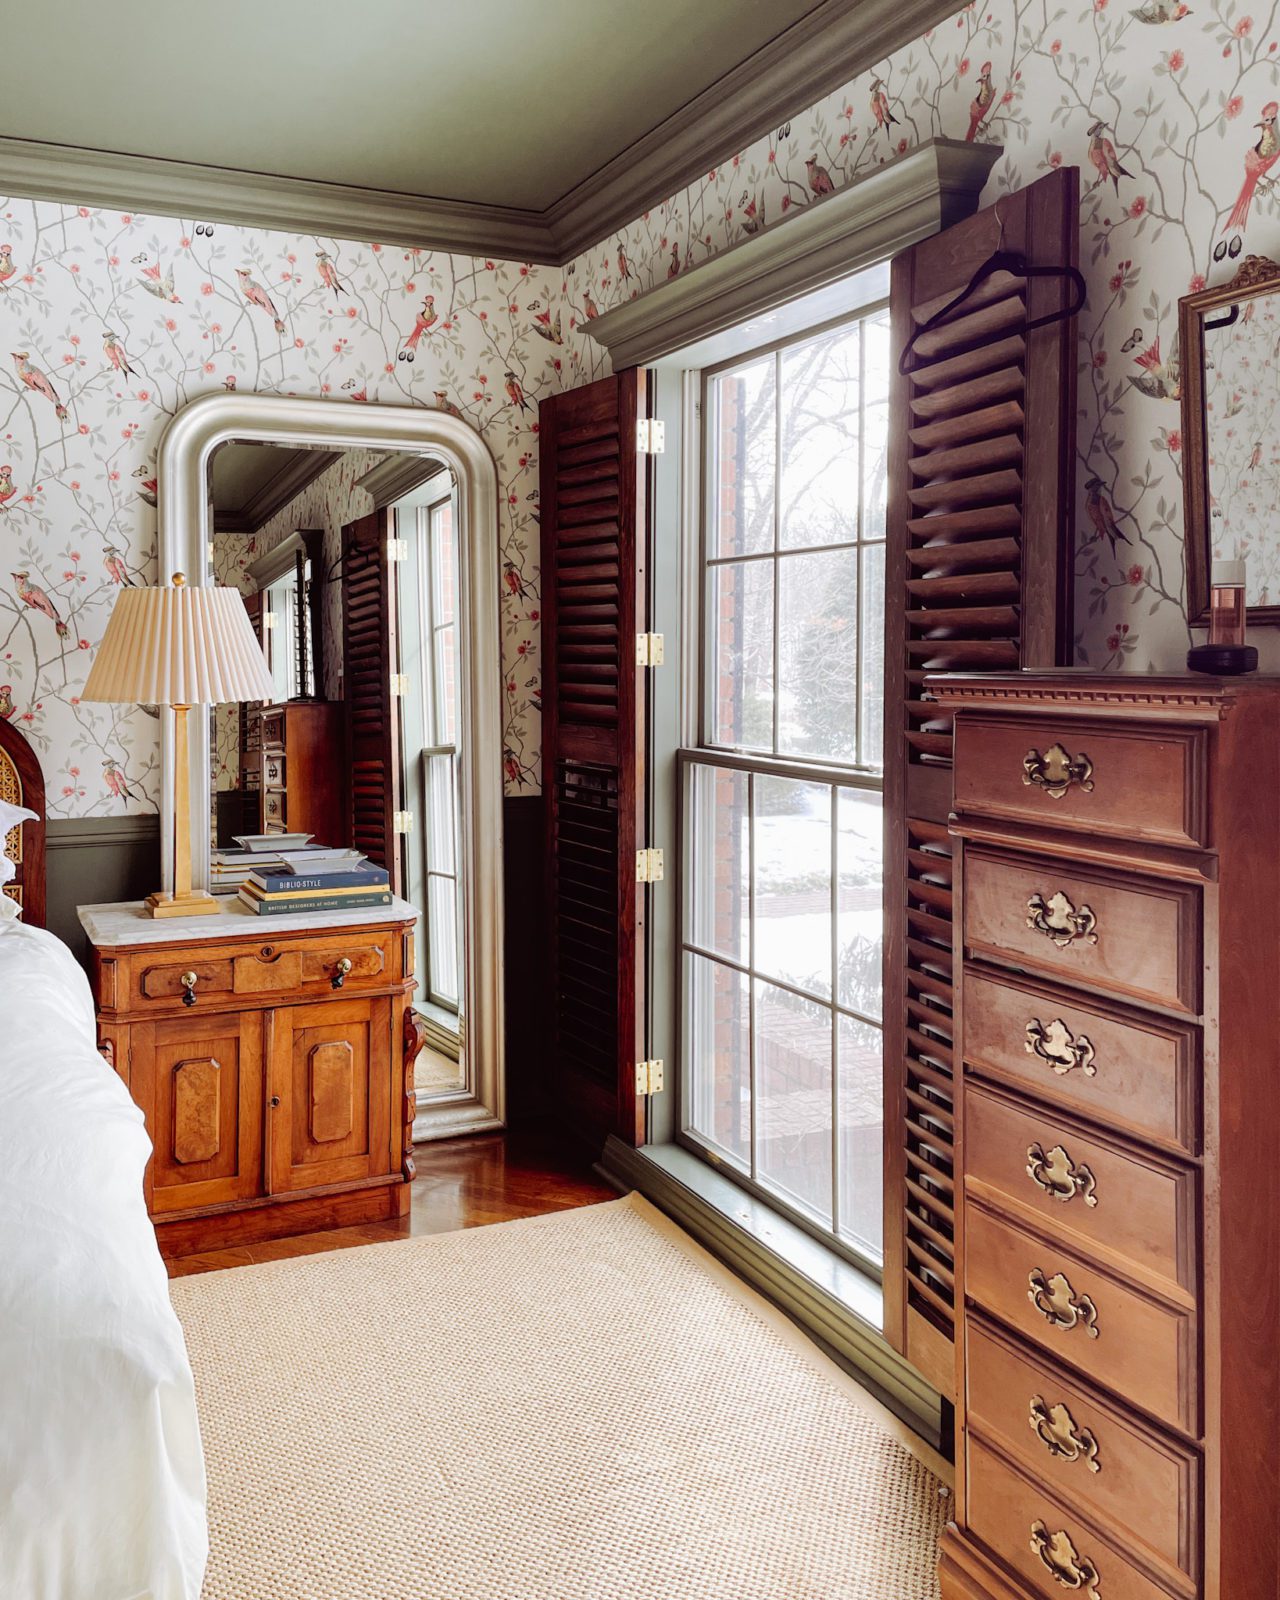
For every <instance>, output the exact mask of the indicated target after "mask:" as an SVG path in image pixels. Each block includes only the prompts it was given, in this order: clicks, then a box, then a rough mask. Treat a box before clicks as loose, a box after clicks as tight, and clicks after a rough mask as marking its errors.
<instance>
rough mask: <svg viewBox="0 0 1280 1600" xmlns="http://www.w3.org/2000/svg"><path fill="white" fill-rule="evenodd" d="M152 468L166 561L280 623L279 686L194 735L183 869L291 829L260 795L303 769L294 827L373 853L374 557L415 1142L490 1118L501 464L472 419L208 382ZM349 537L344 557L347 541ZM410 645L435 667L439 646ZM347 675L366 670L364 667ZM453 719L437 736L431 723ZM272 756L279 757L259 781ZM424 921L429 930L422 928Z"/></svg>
mask: <svg viewBox="0 0 1280 1600" xmlns="http://www.w3.org/2000/svg"><path fill="white" fill-rule="evenodd" d="M157 468H158V469H157V478H158V484H157V491H158V502H159V558H160V569H161V572H162V574H164V575H165V576H168V575H169V574H170V573H171V572H172V571H173V570H177V569H181V570H185V571H187V572H189V573H190V574H191V575H192V581H193V582H194V583H199V584H210V583H223V584H229V585H230V586H233V587H235V588H237V589H238V590H239V591H240V593H241V595H242V596H243V597H244V599H245V603H246V606H247V607H248V608H249V610H250V615H251V617H254V616H255V615H256V616H257V617H258V618H259V619H262V618H264V617H266V616H268V615H269V616H271V617H272V619H273V621H272V623H270V624H268V625H266V626H260V632H259V637H260V638H262V639H263V641H264V644H265V647H266V654H267V657H268V662H269V664H270V665H271V666H272V668H273V671H274V672H275V673H276V677H277V679H278V682H277V683H276V684H275V685H274V686H273V699H272V701H271V702H269V703H264V704H262V705H254V706H244V707H242V706H228V707H206V708H204V710H205V713H206V715H207V717H208V737H204V738H192V740H191V741H190V746H191V748H190V753H189V766H188V771H189V774H190V777H189V782H190V789H191V794H192V806H191V812H192V816H191V832H192V877H193V881H194V882H195V883H197V884H198V885H199V887H201V888H211V889H214V890H215V891H216V890H217V889H219V888H223V889H225V888H226V887H227V884H228V882H229V880H228V879H227V878H225V877H224V878H223V879H222V881H220V882H215V881H214V880H215V878H216V877H217V876H218V868H219V861H218V857H219V854H220V853H222V851H223V847H224V846H225V845H226V843H227V841H228V840H230V839H232V838H233V837H234V836H235V835H244V836H248V835H253V834H259V835H263V836H266V835H274V834H275V833H276V832H278V831H279V829H280V828H281V827H285V828H286V830H287V827H288V826H289V824H288V823H287V821H286V819H285V818H284V815H283V813H282V814H281V815H280V816H279V817H275V818H268V816H267V814H266V811H265V806H266V803H267V800H268V798H276V799H278V800H281V801H283V798H284V796H285V795H286V794H292V792H293V790H294V789H295V788H297V787H298V784H299V779H302V780H303V782H302V789H303V791H304V792H303V793H301V794H300V796H299V798H301V799H302V800H304V801H307V802H310V801H314V802H315V805H316V807H317V808H318V809H317V814H320V813H323V817H324V821H323V826H320V827H318V828H317V829H314V830H313V829H311V828H310V827H309V826H308V827H307V828H305V829H304V831H309V832H315V833H316V841H317V842H318V843H324V844H328V845H332V846H334V847H338V848H344V847H354V848H360V849H362V852H363V853H364V854H366V855H367V856H368V858H369V859H370V860H373V859H374V855H373V847H372V846H371V845H369V844H368V842H367V841H366V840H365V839H364V837H363V836H361V837H360V838H357V836H356V835H357V831H358V828H359V826H360V818H359V816H358V815H357V814H356V813H355V811H354V810H353V808H354V806H355V804H356V800H355V797H356V794H357V791H359V792H360V793H363V792H364V788H367V785H366V786H363V787H361V786H359V785H356V784H354V782H353V781H352V771H353V765H352V758H350V754H349V746H351V744H352V737H351V733H352V729H353V728H355V729H359V728H360V727H362V726H364V725H366V724H367V722H368V720H369V719H368V717H367V715H366V714H365V711H364V708H363V703H361V704H360V705H357V704H354V703H353V702H352V700H351V696H350V695H349V694H348V693H347V684H346V681H345V674H344V667H345V664H346V654H347V651H348V649H349V648H350V647H351V646H352V639H351V638H349V637H348V633H349V631H350V630H349V623H350V616H349V612H350V611H351V610H352V607H351V606H349V605H348V591H349V589H350V588H352V586H353V585H358V583H359V582H360V581H361V580H360V576H359V575H360V573H361V572H364V573H365V579H364V582H365V589H364V590H363V591H362V596H361V600H360V602H359V604H360V605H362V606H364V607H365V608H366V609H367V604H368V576H367V574H368V571H369V570H370V569H371V568H373V567H377V568H379V569H380V572H381V578H382V581H383V582H384V584H385V583H386V582H387V581H388V580H389V582H390V588H389V589H387V590H386V591H385V592H384V593H383V596H382V609H381V610H380V611H379V614H378V618H377V619H376V626H371V627H370V628H366V629H365V632H366V633H368V634H369V637H370V639H371V640H373V641H380V642H381V643H382V645H383V646H388V641H389V653H388V652H387V650H384V653H387V660H386V661H385V662H380V668H383V667H385V668H386V669H387V670H386V671H385V672H383V671H380V681H381V683H382V686H383V688H384V689H385V688H386V687H387V682H388V673H389V674H390V676H391V683H392V686H391V687H390V689H389V690H388V693H389V694H390V695H391V696H394V697H395V698H396V707H395V711H396V714H395V717H394V719H392V720H393V725H394V727H395V733H394V735H392V736H390V737H391V738H392V744H391V746H390V748H392V749H395V750H397V751H398V753H399V761H398V763H393V764H396V765H398V767H399V770H398V772H397V777H396V785H395V794H396V798H395V800H394V802H390V801H389V802H388V804H389V805H391V804H394V806H395V807H396V808H397V809H396V817H397V821H398V818H399V817H400V816H401V815H404V816H406V817H407V815H408V813H409V811H410V810H412V811H413V812H414V813H415V814H416V815H415V823H416V826H415V827H413V828H412V829H406V830H404V831H402V830H401V829H400V828H399V826H398V825H396V826H393V823H392V817H391V814H390V813H388V816H387V819H386V824H387V829H386V831H387V832H388V834H394V835H396V837H395V838H394V839H393V840H392V839H388V841H387V842H388V844H390V845H393V846H394V851H395V856H394V864H393V861H392V860H391V859H390V858H388V859H387V860H384V861H381V862H380V863H379V864H381V865H384V866H387V868H388V870H389V871H392V872H393V886H395V885H396V884H397V880H398V887H399V890H400V892H401V893H402V894H403V895H404V897H405V898H408V899H409V900H410V901H411V902H412V903H413V904H414V905H415V907H416V908H417V909H418V910H419V912H420V913H421V915H420V930H419V934H418V936H417V938H416V939H415V945H416V949H417V961H416V968H417V976H418V979H419V990H418V994H417V996H416V997H415V1002H414V1003H415V1006H416V1007H417V1008H418V1009H419V1010H420V1011H422V1012H423V1013H424V1015H425V1016H426V1018H427V1022H428V1040H429V1043H430V1044H431V1046H432V1049H431V1052H424V1057H427V1056H429V1057H430V1058H432V1059H433V1058H434V1057H436V1056H439V1058H440V1059H439V1063H438V1065H439V1071H434V1070H433V1069H432V1067H431V1059H428V1061H427V1062H426V1063H425V1065H426V1067H427V1070H426V1071H424V1070H422V1068H420V1069H419V1074H418V1077H419V1086H418V1087H419V1094H418V1101H419V1116H418V1119H417V1125H416V1128H415V1137H416V1138H419V1139H423V1138H432V1137H446V1136H449V1135H452V1134H454V1133H460V1132H467V1131H475V1130H478V1129H482V1128H491V1127H500V1126H502V1124H503V1121H504V1115H505V1103H504V1084H503V1059H502V1055H503V982H502V951H503V926H504V908H503V890H502V866H501V863H502V852H501V844H500V841H501V838H502V820H503V789H502V742H501V726H502V676H501V649H500V626H499V613H498V606H499V600H498V596H499V583H500V555H499V543H498V534H499V530H498V500H497V473H496V468H495V466H494V463H493V460H492V458H491V456H490V455H489V453H488V450H487V448H486V447H485V445H484V443H483V441H482V440H481V439H480V437H479V435H478V434H476V433H475V432H474V430H472V429H471V428H470V427H468V426H467V424H466V423H464V422H462V421H460V420H459V419H457V418H454V417H450V416H448V415H446V414H444V413H441V412H436V411H431V410H427V409H425V408H416V407H403V406H386V407H356V406H351V405H350V404H347V403H343V402H338V401H324V400H298V399H294V398H290V397H278V396H268V395H238V394H223V395H213V396H206V397H204V398H202V399H200V400H196V401H194V402H192V404H191V405H189V406H188V407H186V408H185V409H184V410H183V411H181V412H179V413H178V414H177V416H175V418H174V419H173V421H172V422H171V423H170V424H169V427H168V429H167V430H166V433H165V435H164V438H163V440H162V443H161V450H160V456H159V461H158V464H157ZM264 508H266V510H267V515H266V516H265V517H264V515H262V513H263V511H264ZM353 528H358V529H359V532H360V541H361V542H360V547H359V551H358V552H353V549H352V547H351V546H352V541H351V540H349V539H348V538H347V535H348V534H351V533H352V532H353ZM393 547H399V548H395V549H394V550H393ZM401 549H403V551H404V556H403V559H402V557H401V554H400V550H401ZM432 561H434V562H435V564H436V568H437V569H439V568H443V570H444V578H443V581H442V582H441V583H440V585H439V590H440V591H441V592H445V593H446V594H447V599H448V607H447V609H448V612H449V614H448V616H447V618H445V619H444V621H443V622H441V618H440V617H439V616H436V615H435V614H434V613H433V614H432V616H431V618H428V617H427V614H426V612H424V611H423V609H422V608H423V606H424V605H428V606H429V605H430V603H431V596H432V595H433V594H437V589H436V588H435V587H433V577H434V574H433V572H432V571H431V570H428V569H429V568H430V566H431V563H432ZM392 566H394V568H395V570H394V573H393V574H389V570H388V569H389V568H391V567H392ZM352 574H354V575H355V576H352ZM349 579H350V581H349ZM388 595H389V596H390V610H389V612H388V610H387V599H388ZM424 596H425V597H426V598H425V599H424ZM437 609H439V608H437ZM361 615H362V616H363V615H364V612H361ZM429 621H431V622H434V623H437V624H439V626H435V627H434V628H432V627H429V626H428V625H427V624H428V622H429ZM424 639H429V640H430V642H432V643H433V644H434V645H436V646H437V648H436V651H435V655H436V656H442V653H443V656H447V658H448V659H447V661H444V660H443V659H441V661H439V662H436V661H435V660H434V659H432V658H431V657H430V652H428V651H427V650H426V649H425V648H424V646H423V640H424ZM353 659H354V656H353ZM436 665H439V667H440V671H439V672H438V673H437V674H436V675H435V676H434V677H433V673H432V668H433V666H436ZM351 678H352V680H353V681H354V680H356V679H357V678H359V680H360V682H361V683H365V682H367V675H365V676H364V677H361V676H360V674H359V673H357V672H353V673H352V674H351ZM433 683H435V684H436V685H437V687H438V688H440V689H441V693H440V695H439V696H438V698H439V699H440V705H439V706H438V707H436V708H434V718H435V720H432V715H433V707H432V706H431V705H430V704H428V703H427V700H428V696H429V694H430V692H431V687H432V684H433ZM446 688H447V693H446V692H444V691H445V689H446ZM445 702H447V704H446V703H445ZM291 720H296V721H297V722H298V724H299V728H300V740H299V744H298V750H299V752H300V753H301V752H302V751H303V750H304V749H305V748H306V746H307V744H308V740H309V742H310V744H311V746H312V753H311V755H310V756H309V757H308V760H309V761H310V763H311V766H310V776H309V777H308V776H307V775H306V774H305V773H304V772H303V771H302V770H301V764H300V763H299V764H295V762H294V761H293V760H292V759H291V758H290V756H289V755H287V754H286V746H287V744H288V740H287V738H286V728H285V724H286V723H287V722H289V721H291ZM446 721H447V738H446V736H445V735H443V734H440V733H439V727H437V723H439V724H440V725H441V726H444V725H445V724H446ZM303 724H306V725H307V727H303V726H302V725H303ZM312 724H314V725H315V726H314V728H311V726H310V725H312ZM428 724H430V725H429V726H428ZM308 729H310V731H308ZM424 730H425V731H424ZM251 735H256V737H251ZM428 735H429V736H428ZM437 735H439V737H437ZM357 742H358V741H357ZM442 744H448V746H449V748H448V749H447V750H442V749H441V748H440V747H441V746H442ZM268 755H270V756H271V757H272V759H273V760H275V761H276V763H277V767H278V773H276V774H271V775H270V776H269V775H268V769H267V757H268ZM162 760H163V773H164V779H163V781H164V787H165V794H166V802H165V804H166V808H167V805H168V799H167V796H169V795H171V794H172V792H173V783H174V770H173V760H174V747H173V740H172V735H171V733H170V732H169V731H168V730H166V731H165V734H164V737H163V741H162ZM384 765H385V763H384ZM286 772H287V774H288V776H287V779H286V777H285V774H286ZM251 779H252V780H254V781H252V782H251V781H250V780H251ZM308 786H309V787H310V793H309V794H308V793H306V792H305V791H306V790H307V788H308ZM268 789H270V790H271V791H272V794H271V796H269V795H268V792H267V791H268ZM446 791H447V793H446ZM442 796H443V797H444V799H452V801H453V804H452V806H449V805H446V804H444V800H442ZM400 808H403V811H401V809H400ZM446 814H447V817H448V819H449V821H450V826H449V827H447V828H445V829H444V834H443V835H442V833H441V828H440V825H439V822H440V818H441V817H442V816H445V815H446ZM432 825H434V826H432ZM172 832H173V829H172V825H170V826H169V827H168V828H167V829H165V830H164V832H163V834H162V843H163V849H164V854H165V856H166V859H168V858H169V857H170V856H171V853H172V849H173V840H172ZM429 834H430V835H431V839H430V841H429V840H428V835H429ZM443 836H447V837H445V843H444V844H443V845H440V844H439V841H440V838H441V837H443ZM429 842H430V844H431V846H432V847H433V848H436V847H437V846H438V847H439V848H437V850H436V853H437V855H438V856H440V857H441V858H442V859H443V856H444V853H445V852H447V854H448V857H449V860H450V861H451V862H452V863H453V864H454V866H455V870H454V871H453V872H452V874H451V873H449V872H442V871H441V870H439V861H438V860H437V861H435V862H434V863H432V864H430V870H429V864H428V862H427V859H426V850H427V847H428V843H429ZM495 843H496V844H497V848H496V849H495V848H494V846H495ZM231 897H232V898H233V899H234V897H235V886H232V890H231ZM446 902H448V903H447V904H446ZM433 915H434V918H435V921H436V922H437V923H439V925H440V928H439V929H437V928H435V927H433V928H432V929H431V930H430V932H429V933H428V932H425V931H423V928H422V927H421V924H422V923H425V922H426V921H427V919H429V918H431V917H432V916H433ZM446 924H448V927H447V928H446V926H445V925H446ZM440 929H444V933H443V934H441V935H440V936H439V937H437V934H438V933H439V932H440ZM432 1024H437V1025H438V1026H436V1027H434V1028H433V1026H432ZM450 1036H452V1038H453V1039H454V1041H455V1042H456V1049H455V1052H454V1055H453V1057H452V1059H449V1057H448V1053H447V1042H448V1039H449V1037H450ZM464 1045H465V1047H464ZM420 1059H421V1058H420Z"/></svg>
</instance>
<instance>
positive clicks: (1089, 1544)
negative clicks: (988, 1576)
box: [966, 1438, 1172, 1600]
mask: <svg viewBox="0 0 1280 1600" xmlns="http://www.w3.org/2000/svg"><path fill="white" fill-rule="evenodd" d="M966 1454H967V1460H968V1474H967V1480H966V1485H967V1488H966V1496H967V1501H968V1509H967V1516H966V1521H967V1525H968V1527H969V1529H970V1530H971V1531H972V1532H973V1533H974V1534H975V1535H976V1536H977V1538H979V1539H980V1540H981V1541H982V1543H983V1544H985V1545H986V1547H987V1549H988V1550H990V1551H991V1552H992V1553H993V1554H994V1555H996V1556H999V1558H1000V1559H1001V1560H1002V1561H1005V1562H1007V1563H1008V1564H1009V1566H1011V1567H1012V1568H1013V1570H1014V1571H1015V1572H1017V1573H1018V1574H1019V1575H1020V1576H1021V1578H1022V1579H1023V1581H1024V1582H1025V1583H1027V1584H1029V1585H1030V1586H1031V1589H1032V1591H1033V1592H1034V1593H1035V1594H1037V1595H1046V1596H1049V1597H1050V1600H1062V1597H1063V1596H1064V1595H1066V1594H1069V1593H1079V1594H1082V1595H1085V1596H1089V1597H1091V1600H1168V1597H1169V1595H1170V1593H1171V1592H1172V1591H1171V1590H1170V1589H1169V1588H1167V1587H1165V1585H1164V1584H1162V1583H1159V1582H1157V1581H1156V1579H1155V1578H1154V1576H1148V1575H1147V1574H1146V1573H1144V1572H1143V1571H1142V1570H1141V1568H1140V1567H1139V1566H1138V1565H1137V1564H1136V1555H1137V1552H1136V1551H1133V1550H1131V1549H1129V1548H1128V1547H1127V1546H1126V1544H1125V1542H1124V1541H1123V1540H1122V1539H1119V1538H1117V1539H1115V1540H1114V1542H1113V1540H1112V1539H1108V1538H1104V1537H1103V1536H1102V1535H1101V1534H1099V1533H1098V1532H1097V1531H1095V1530H1094V1529H1093V1528H1092V1527H1091V1526H1090V1525H1089V1524H1088V1523H1087V1522H1084V1521H1082V1519H1081V1518H1079V1517H1077V1516H1076V1515H1075V1514H1074V1513H1073V1512H1071V1511H1070V1510H1068V1509H1067V1508H1066V1507H1065V1506H1063V1505H1062V1504H1061V1503H1060V1502H1059V1501H1057V1500H1056V1499H1054V1498H1053V1497H1052V1496H1050V1495H1049V1494H1047V1493H1046V1492H1045V1491H1044V1490H1043V1489H1042V1488H1041V1487H1040V1485H1039V1484H1038V1483H1035V1482H1033V1481H1032V1480H1031V1479H1029V1478H1026V1477H1024V1476H1023V1475H1022V1474H1021V1473H1020V1472H1018V1471H1016V1470H1015V1469H1014V1468H1013V1467H1012V1466H1010V1465H1009V1464H1008V1463H1007V1462H1006V1461H1004V1460H1002V1459H1001V1458H1000V1457H999V1456H997V1455H996V1454H995V1453H994V1452H992V1451H990V1450H988V1449H986V1448H985V1446H983V1445H982V1444H980V1443H979V1442H978V1441H977V1440H976V1439H973V1438H970V1439H969V1440H968V1449H967V1452H966Z"/></svg>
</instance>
